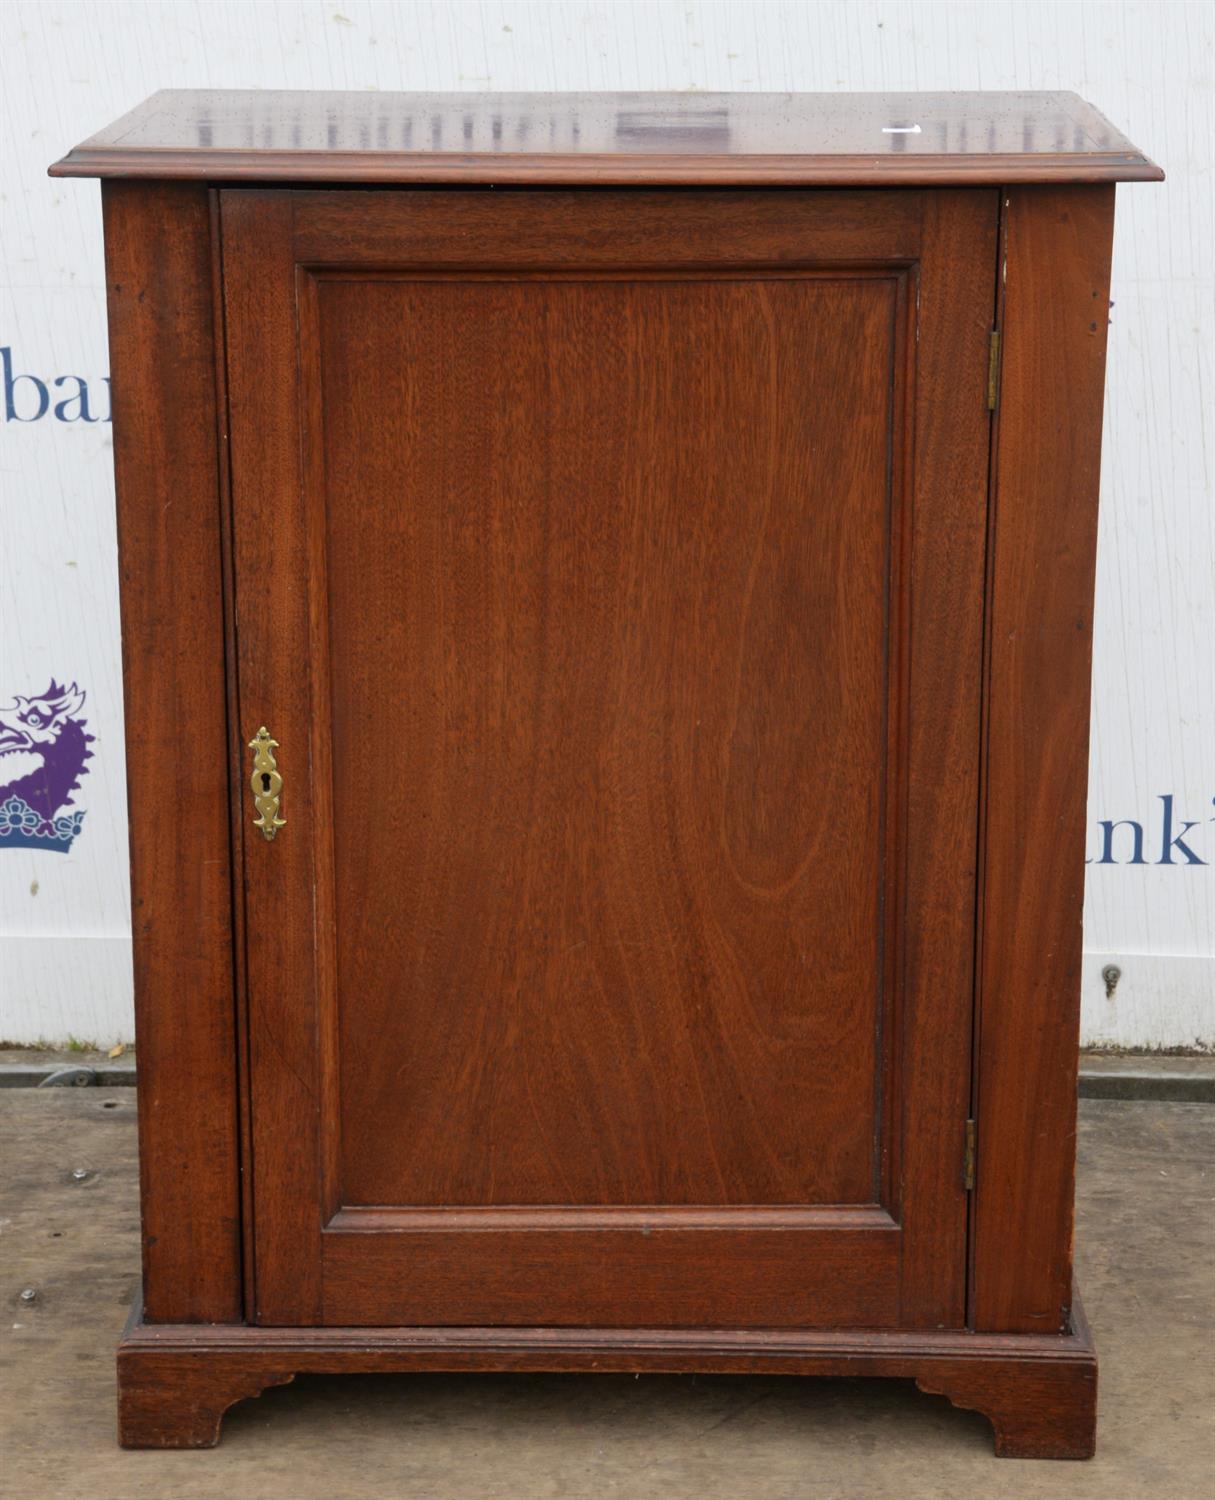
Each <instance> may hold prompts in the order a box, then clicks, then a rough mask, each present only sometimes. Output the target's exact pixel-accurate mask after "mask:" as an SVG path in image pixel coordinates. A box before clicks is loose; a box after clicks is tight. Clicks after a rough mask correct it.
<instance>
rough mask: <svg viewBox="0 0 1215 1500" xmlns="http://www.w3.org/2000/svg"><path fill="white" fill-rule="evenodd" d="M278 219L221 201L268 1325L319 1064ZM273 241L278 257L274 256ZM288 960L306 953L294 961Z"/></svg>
mask: <svg viewBox="0 0 1215 1500" xmlns="http://www.w3.org/2000/svg"><path fill="white" fill-rule="evenodd" d="M255 207H256V211H255V212H254V208H255ZM291 212H292V210H291V200H290V197H289V196H288V195H286V194H278V195H274V196H272V197H270V198H268V199H263V200H262V201H260V202H259V203H258V204H257V205H256V206H254V205H252V204H250V203H249V202H248V201H247V200H246V201H241V200H238V201H235V202H233V201H230V200H229V198H228V196H227V195H226V194H225V195H221V223H222V232H223V239H224V281H223V288H224V312H225V320H226V328H227V348H228V365H227V375H228V405H229V425H230V452H231V464H232V476H233V480H232V508H233V548H232V551H233V571H234V576H235V591H234V593H235V624H236V636H237V643H238V664H237V677H238V694H237V701H238V714H239V722H238V723H237V724H235V725H234V726H233V733H232V736H231V739H230V744H229V753H228V763H229V766H230V767H231V776H232V783H233V786H234V795H235V796H236V797H237V798H238V799H239V805H240V808H241V821H240V827H241V828H242V829H243V831H244V840H243V847H242V888H243V901H244V908H245V911H244V915H245V932H246V941H245V1006H246V1011H247V1015H248V1028H249V1036H248V1053H249V1089H250V1096H251V1106H252V1107H251V1117H252V1118H251V1124H252V1130H251V1137H252V1147H253V1162H254V1163H255V1170H254V1185H255V1189H256V1191H255V1197H254V1219H255V1223H256V1234H255V1240H254V1247H255V1271H256V1300H255V1301H254V1302H253V1304H252V1306H251V1310H250V1315H251V1316H255V1317H260V1318H264V1319H266V1320H267V1321H271V1322H292V1321H295V1322H307V1321H309V1320H310V1319H311V1318H315V1317H316V1316H318V1315H319V1312H320V1306H321V1281H320V1228H321V1219H320V1212H319V1207H318V1203H317V1194H318V1183H319V1177H318V1173H319V1171H320V1157H319V1154H318V1153H319V1151H320V1133H319V1125H318V1121H317V1104H318V1098H319V1090H320V1078H321V1067H322V1063H321V1048H320V1046H319V1035H318V1026H319V1020H318V1015H319V1009H318V1004H317V1000H316V996H315V986H316V983H317V979H316V975H317V969H316V968H315V967H314V965H313V963H312V962H311V956H312V954H313V953H314V951H315V949H314V944H315V943H316V936H315V934H316V931H317V928H318V926H322V927H323V925H324V924H321V923H318V921H317V914H316V912H315V911H314V907H313V902H314V893H315V869H316V860H315V858H314V850H313V840H314V839H323V838H324V837H325V833H326V824H325V822H324V820H323V819H318V818H316V817H314V816H313V810H312V797H313V793H312V779H311V778H310V777H309V776H308V774H307V767H308V759H309V747H310V742H311V734H312V722H313V701H312V696H311V691H312V685H311V671H310V664H311V661H312V656H311V652H310V642H311V639H312V633H311V620H310V615H309V600H310V592H309V588H308V556H309V550H310V549H309V537H308V531H307V518H306V515H305V512H304V508H303V505H302V503H301V500H300V494H301V485H300V481H299V453H300V422H301V419H302V413H301V411H300V407H299V404H298V399H297V393H298V385H297V373H296V372H297V359H298V355H297V339H296V326H295V277H294V267H293V264H292V261H291V259H290V224H291ZM246 226H247V227H246ZM242 232H243V233H250V232H251V233H252V234H254V235H255V236H256V237H257V240H258V244H259V251H258V254H257V255H256V256H255V257H252V258H246V257H241V256H239V255H233V254H230V253H229V249H228V247H229V245H230V244H232V243H234V242H235V243H239V242H240V240H241V237H242ZM280 249H281V250H282V251H283V252H285V253H284V254H283V255H282V256H281V258H280V260H279V261H278V262H277V263H276V262H275V260H274V256H275V253H276V251H278V250H280ZM254 497H267V498H270V497H272V500H273V503H272V504H270V505H268V506H267V508H266V510H265V511H264V512H263V513H262V514H261V516H260V517H258V518H257V524H254V525H248V524H246V522H247V520H248V517H249V513H250V507H251V505H252V503H253V500H254ZM284 639H289V640H291V641H292V642H293V645H294V649H293V650H292V651H291V652H290V653H284V650H283V641H284ZM262 724H265V725H266V726H267V727H268V728H269V730H270V733H271V734H272V735H273V737H274V738H275V739H277V740H278V741H279V750H278V751H277V759H278V765H279V770H280V773H281V775H282V776H283V793H282V799H281V806H282V816H283V817H284V819H285V820H286V826H285V827H284V828H283V829H282V830H280V833H279V835H278V837H277V839H276V840H275V841H274V842H273V843H268V842H267V841H266V840H265V839H263V837H262V836H261V834H260V833H258V831H257V830H256V829H255V828H254V827H253V818H254V816H255V813H254V809H253V805H252V801H251V798H250V796H249V792H248V781H247V777H248V772H249V770H250V769H251V760H250V755H249V751H248V749H247V743H248V741H249V740H250V739H251V738H252V736H253V735H254V734H256V732H257V729H258V727H259V726H260V725H262ZM322 863H324V864H325V865H326V866H327V865H328V863H329V861H328V860H327V859H323V861H322ZM285 889H295V890H298V891H300V892H303V893H305V894H304V896H303V899H302V900H299V901H296V902H294V903H292V902H290V901H287V900H285V899H284V891H285ZM304 954H306V955H308V960H307V961H305V962H301V961H300V955H304ZM322 972H323V970H322ZM267 1261H270V1262H273V1264H275V1265H276V1266H278V1267H279V1268H280V1274H279V1276H278V1277H275V1276H271V1275H267V1274H264V1268H265V1265H266V1263H267Z"/></svg>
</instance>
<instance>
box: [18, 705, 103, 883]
mask: <svg viewBox="0 0 1215 1500" xmlns="http://www.w3.org/2000/svg"><path fill="white" fill-rule="evenodd" d="M83 707H84V693H83V692H82V691H81V689H80V688H78V687H77V686H76V684H75V683H73V684H72V685H71V687H70V688H67V687H60V686H59V684H58V683H57V682H56V681H55V680H54V678H52V679H51V685H50V687H48V688H47V690H46V692H45V693H42V694H41V695H40V696H38V697H37V698H22V697H21V696H20V695H18V697H17V699H16V701H15V702H14V703H11V704H10V705H9V706H8V707H7V708H0V849H2V848H25V849H50V850H53V851H55V852H56V853H59V854H66V853H67V851H68V850H69V849H70V848H71V847H72V840H73V839H74V838H75V837H76V835H77V834H78V833H79V832H80V827H81V824H82V823H83V822H84V811H83V809H80V808H76V809H74V810H72V811H70V812H69V811H67V809H68V808H71V807H72V795H71V794H72V793H73V792H74V791H76V790H77V789H78V788H79V786H80V777H81V776H82V775H84V773H85V771H86V770H87V769H88V768H87V766H86V765H85V762H86V761H88V760H91V759H92V758H93V752H92V751H91V750H90V749H89V748H88V747H89V746H90V745H91V744H92V743H93V740H94V738H95V736H93V735H91V734H86V733H85V732H84V720H83V719H82V718H80V717H79V715H80V710H81V709H82V708H83Z"/></svg>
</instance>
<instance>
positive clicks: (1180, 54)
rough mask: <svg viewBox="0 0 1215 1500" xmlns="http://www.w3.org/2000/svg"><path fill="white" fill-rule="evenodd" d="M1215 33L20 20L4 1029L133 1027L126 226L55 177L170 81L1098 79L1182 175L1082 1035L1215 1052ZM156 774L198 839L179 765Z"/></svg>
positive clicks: (1131, 22)
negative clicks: (122, 278) (121, 570)
mask: <svg viewBox="0 0 1215 1500" xmlns="http://www.w3.org/2000/svg"><path fill="white" fill-rule="evenodd" d="M1213 14H1215V12H1212V10H1211V8H1209V7H1205V6H1201V5H1197V4H1193V5H1191V4H1188V3H1179V0H1174V3H1170V4H1161V3H1160V0H1154V3H1145V4H1123V3H1103V0H1091V3H1073V4H1067V5H1060V4H1058V3H1055V0H1051V3H1046V4H1039V3H1031V0H1015V3H997V0H982V3H978V4H971V3H964V0H952V3H918V0H902V3H899V0H891V3H887V4H879V3H872V0H817V3H813V4H808V3H807V4H781V3H754V0H751V3H747V0H744V3H739V4H728V3H714V4H698V3H691V0H680V3H665V0H658V3H655V0H640V3H631V0H617V3H612V4H608V3H600V4H579V3H560V4H540V3H518V4H516V3H511V0H495V3H489V0H485V3H481V0H468V3H460V4H447V5H445V4H400V3H397V4H358V3H348V0H329V3H327V4H295V3H273V0H261V3H258V4H235V3H234V4H219V3H190V4H185V3H183V4H166V3H148V4H119V3H113V0H108V3H95V0H78V3H75V4H61V3H51V0H47V3H13V0H8V3H7V4H6V5H4V6H3V7H0V70H2V71H0V110H2V119H3V132H4V140H3V150H2V152H0V205H2V210H3V218H2V224H3V245H2V259H0V515H2V520H3V531H2V532H0V538H2V544H0V569H2V571H3V590H2V593H0V1038H2V1039H3V1040H11V1041H36V1040H40V1039H45V1040H48V1041H58V1042H62V1041H64V1040H66V1039H67V1038H68V1037H76V1038H78V1039H81V1040H86V1041H92V1042H99V1043H109V1042H112V1041H114V1040H118V1039H124V1040H125V1039H128V1038H129V1037H130V1036H131V1031H132V1020H131V969H130V937H129V931H130V910H129V901H128V894H127V868H126V790H125V787H126V775H127V770H126V767H125V765H124V759H123V744H122V680H121V671H120V658H119V631H118V605H117V568H116V558H115V544H114V519H113V492H112V485H113V481H112V474H111V467H110V456H111V455H110V448H111V439H110V431H111V429H110V397H109V383H108V378H107V377H108V364H107V357H106V336H105V296H104V278H103V270H102V264H103V263H102V246H101V212H100V203H99V194H98V189H97V185H96V184H95V183H87V182H71V181H59V182H52V181H51V180H49V179H48V178H47V176H46V168H47V166H48V164H49V163H50V162H51V161H52V160H54V159H55V158H57V157H59V156H61V155H62V154H63V153H64V152H65V151H66V150H67V149H68V148H69V147H71V146H73V145H75V144H76V143H77V142H78V141H79V140H81V139H83V138H84V137H86V136H88V135H91V134H92V133H93V132H94V131H95V130H97V129H99V128H100V127H101V126H102V125H104V124H106V123H108V122H109V121H110V120H111V119H112V118H114V117H115V116H117V115H119V114H121V113H123V112H125V111H126V110H128V109H130V108H131V107H132V106H133V105H134V104H136V103H138V102H139V101H140V100H142V99H143V98H144V97H146V96H147V95H148V94H150V93H152V92H154V91H155V90H156V89H161V88H339V89H359V90H377V89H379V90H410V89H418V90H480V89H493V90H495V91H508V90H528V89H539V90H556V89H598V90H620V89H706V90H709V89H711V90H729V89H738V90H766V91H775V92H781V91H786V90H809V91H814V90H826V91H830V90H879V89H895V90H904V89H930V90H945V89H1059V88H1066V89H1075V90H1076V91H1077V92H1078V93H1080V94H1082V95H1083V96H1084V97H1085V98H1087V99H1089V100H1090V101H1091V102H1092V103H1094V104H1095V105H1097V107H1098V108H1099V109H1101V110H1103V111H1104V112H1105V113H1106V114H1107V115H1108V116H1109V117H1110V118H1111V120H1113V122H1114V123H1115V124H1116V125H1117V126H1118V127H1119V128H1120V129H1122V130H1123V131H1125V132H1126V133H1127V134H1128V135H1129V136H1130V137H1131V139H1132V140H1134V142H1135V143H1136V144H1137V145H1138V146H1140V147H1141V148H1142V149H1143V150H1144V151H1146V152H1147V153H1148V154H1149V155H1150V156H1151V157H1153V158H1154V159H1155V160H1157V161H1159V162H1160V163H1162V165H1163V166H1164V167H1165V169H1166V172H1167V173H1168V182H1167V183H1166V184H1164V186H1163V187H1153V186H1140V187H1133V188H1127V189H1122V190H1120V192H1119V203H1118V228H1117V239H1116V245H1115V256H1114V289H1113V292H1112V297H1113V307H1112V310H1111V320H1112V321H1111V328H1110V347H1109V387H1108V389H1109V395H1108V398H1107V407H1106V441H1105V453H1104V463H1103V473H1102V520H1101V540H1100V549H1099V560H1098V584H1097V617H1096V642H1095V696H1094V708H1093V750H1092V775H1091V793H1090V806H1089V827H1088V853H1089V866H1088V886H1087V902H1086V911H1085V949H1086V961H1085V974H1084V1008H1083V1017H1084V1019H1083V1032H1084V1040H1085V1041H1086V1042H1087V1043H1090V1044H1094V1043H1101V1044H1107V1045H1109V1044H1114V1045H1120V1046H1136V1047H1196V1046H1207V1047H1209V1046H1211V1045H1215V670H1213V661H1212V657H1213V651H1215V497H1213V493H1212V478H1211V468H1212V454H1215V432H1213V431H1212V413H1213V411H1215V405H1213V402H1212V391H1215V383H1213V380H1212V369H1211V350H1212V346H1213V342H1215V339H1213V336H1215V295H1213V293H1215V277H1213V271H1212V254H1211V246H1212V244H1215V207H1213V205H1215V193H1212V190H1211V143H1212V140H1213V139H1215V128H1213V123H1215V122H1213V121H1212V109H1211V100H1212V86H1211V77H1210V64H1211V57H1212V53H1213V48H1215V27H1213V24H1212V15H1213ZM189 753H190V747H189V746H188V745H182V746H181V754H182V755H183V756H185V755H188V754H189ZM131 775H132V778H133V781H134V782H135V784H137V785H138V786H139V787H140V794H141V795H148V796H154V797H156V798H157V799H159V800H161V801H162V802H163V804H164V806H165V808H166V815H169V816H171V809H172V801H173V789H172V777H173V767H172V766H171V765H166V766H135V767H132V768H131ZM1111 965H1113V966H1115V967H1117V968H1118V969H1119V970H1120V971H1121V977H1120V978H1119V980H1118V983H1117V985H1116V986H1114V987H1112V988H1111V986H1110V985H1109V984H1108V982H1107V979H1106V978H1104V977H1103V971H1106V970H1108V969H1109V968H1110V966H1111ZM181 1003H182V1004H184V1005H188V1004H189V996H188V995H183V996H182V997H181Z"/></svg>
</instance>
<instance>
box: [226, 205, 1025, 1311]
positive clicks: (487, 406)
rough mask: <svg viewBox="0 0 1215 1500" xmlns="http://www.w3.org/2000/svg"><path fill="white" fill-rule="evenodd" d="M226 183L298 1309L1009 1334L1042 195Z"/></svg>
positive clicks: (273, 1053)
mask: <svg viewBox="0 0 1215 1500" xmlns="http://www.w3.org/2000/svg"><path fill="white" fill-rule="evenodd" d="M221 196H222V203H221V222H222V264H223V272H222V279H223V300H224V323H225V340H226V361H225V365H226V380H227V392H226V397H227V410H228V418H229V437H230V499H231V521H232V570H231V571H232V578H233V594H234V601H235V607H234V612H233V619H234V641H235V649H236V656H237V660H238V673H237V678H238V681H237V693H236V700H235V705H234V723H235V728H234V734H233V739H234V756H235V755H237V754H239V755H240V756H241V757H242V760H241V761H240V763H239V764H240V766H241V770H240V776H239V782H238V784H237V787H236V793H235V795H238V796H239V797H240V798H241V804H240V805H241V817H240V825H241V829H242V833H243V854H242V858H243V866H242V871H241V875H240V893H241V896H242V903H243V931H244V949H245V954H246V972H245V976H244V986H243V1014H244V1016H245V1017H246V1023H247V1037H248V1060H247V1062H248V1066H247V1088H246V1110H247V1135H248V1138H249V1142H250V1152H249V1158H250V1169H251V1174H252V1186H251V1210H252V1229H253V1234H252V1255H251V1266H250V1274H251V1277H252V1281H253V1288H252V1292H251V1297H250V1304H249V1305H250V1309H251V1314H252V1316H254V1317H255V1318H256V1319H257V1320H259V1321H260V1322H262V1323H267V1324H318V1323H325V1324H337V1325H377V1324H378V1325H402V1324H404V1325H461V1324H464V1325H490V1324H516V1325H528V1324H540V1325H546V1326H553V1327H555V1326H559V1325H565V1326H580V1325H586V1326H596V1325H598V1326H612V1325H615V1326H634V1327H654V1328H661V1327H678V1326H697V1327H706V1326H707V1327H714V1326H717V1327H723V1328H725V1327H731V1326H733V1327H749V1328H754V1327H773V1328H774V1327H825V1326H831V1325H841V1326H851V1327H864V1328H891V1327H907V1328H924V1327H937V1326H942V1327H946V1326H948V1327H956V1326H960V1325H962V1324H964V1322H965V1304H966V1271H965V1266H966V1236H967V1195H966V1192H965V1190H964V1186H963V1176H962V1160H963V1142H964V1133H965V1121H966V1117H967V1115H968V1113H969V1091H970V1067H971V1026H972V969H973V957H974V946H975V886H976V870H975V859H976V855H975V851H976V844H977V823H978V787H977V767H978V758H979V743H980V696H981V683H982V675H983V674H982V625H983V592H984V589H983V582H984V538H985V528H986V473H987V451H988V436H989V431H988V430H989V414H988V411H987V402H986V360H987V344H988V330H989V328H990V326H991V317H992V306H993V291H994V275H995V267H996V234H995V231H996V218H997V195H996V193H995V191H994V190H991V189H983V190H969V189H967V190H946V191H940V190H938V191H916V190H906V189H903V190H898V191H866V192H835V191H802V190H795V191H768V192H764V191H732V190H731V191H698V190H696V191H691V190H690V191H679V192H650V191H627V190H624V191H619V190H617V191H611V190H585V189H584V190H576V191H567V192H553V191H547V190H545V191H510V190H502V191H492V190H480V191H456V190H449V191H448V190H438V191H435V190H430V191H425V190H418V191H414V190H395V191H345V192H343V191H301V192H292V191H285V190H240V189H238V190H231V191H227V190H225V191H224V192H223V193H222V195H221ZM263 724H264V725H265V726H266V727H267V729H268V730H269V733H270V735H271V736H273V738H274V739H275V740H277V741H278V748H277V751H276V752H275V753H276V756H277V765H278V771H279V773H280V774H281V776H282V790H281V800H280V807H279V816H280V817H281V818H282V820H283V826H282V827H281V828H280V829H279V830H278V833H277V836H276V837H275V838H274V839H273V840H270V839H267V838H265V837H264V836H263V834H262V833H261V832H260V831H259V829H258V828H256V827H255V826H254V822H253V819H254V817H255V816H256V810H255V808H254V806H253V801H252V794H251V791H250V788H249V774H250V771H251V770H252V754H251V752H250V751H249V750H247V749H246V748H245V746H246V743H247V742H248V741H249V740H250V739H251V738H252V737H253V736H254V734H255V733H256V731H257V730H258V728H259V726H261V725H263Z"/></svg>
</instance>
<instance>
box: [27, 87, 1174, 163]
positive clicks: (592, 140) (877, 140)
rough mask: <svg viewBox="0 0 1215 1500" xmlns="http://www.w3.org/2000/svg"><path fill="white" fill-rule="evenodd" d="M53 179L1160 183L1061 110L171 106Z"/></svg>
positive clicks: (613, 104) (93, 146) (669, 100)
mask: <svg viewBox="0 0 1215 1500" xmlns="http://www.w3.org/2000/svg"><path fill="white" fill-rule="evenodd" d="M50 171H51V175H52V176H53V177H144V178H162V179H163V178H192V179H204V180H210V181H218V182H233V181H246V182H247V181H261V182H288V183H290V182H378V183H417V182H452V183H473V184H475V183H486V184H491V183H504V184H505V183H568V184H580V183H584V184H589V185H595V184H631V183H669V184H672V185H679V184H707V185H712V184H714V183H722V184H734V185H745V184H769V185H779V184H808V185H815V184H819V185H823V186H870V187H871V186H875V185H879V184H882V183H890V184H892V185H895V186H916V185H932V184H937V185H964V184H976V183H1014V182H1116V181H1159V180H1160V179H1161V178H1162V177H1163V175H1164V174H1163V173H1162V172H1161V170H1160V168H1159V167H1157V166H1156V165H1155V163H1154V162H1152V161H1150V160H1149V159H1148V158H1147V157H1146V156H1144V155H1143V153H1142V152H1141V151H1139V150H1138V149H1137V148H1136V147H1135V146H1133V145H1132V144H1131V143H1130V141H1128V140H1127V139H1126V138H1125V137H1124V136H1123V135H1121V134H1120V133H1119V132H1118V131H1117V130H1115V129H1114V127H1113V126H1112V125H1111V124H1110V123H1109V121H1108V120H1106V119H1105V117H1104V116H1103V115H1101V114H1100V113H1099V112H1098V111H1097V110H1095V109H1094V108H1093V107H1092V106H1091V105H1089V104H1086V103H1085V102H1084V100H1083V99H1081V98H1079V96H1078V95H1076V94H1071V93H974V94H962V93H953V94H927V93H918V94H746V93H742V94H707V93H704V94H702V93H666V94H488V93H459V94H381V93H328V92H287V91H278V90H210V89H183V90H167V91H164V92H161V93H158V94H153V95H152V96H151V98H150V99H147V100H145V101H144V103H143V104H141V105H139V106H138V108H136V109H134V110H132V111H131V113H130V114H127V115H124V116H123V117H122V118H121V119H119V120H116V121H114V123H113V124H112V125H109V126H107V127H106V128H105V129H104V130H102V131H100V132H99V133H98V134H97V135H95V136H92V137H91V138H90V139H89V140H87V141H84V142H83V143H82V144H81V145H79V146H77V147H76V148H75V150H73V151H70V152H69V153H68V155H67V156H65V157H64V158H63V160H62V161H58V162H56V163H55V164H54V166H52V167H51V169H50Z"/></svg>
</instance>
